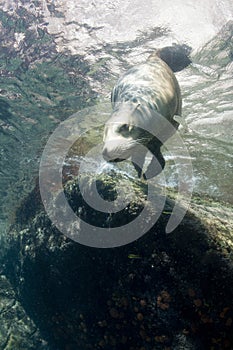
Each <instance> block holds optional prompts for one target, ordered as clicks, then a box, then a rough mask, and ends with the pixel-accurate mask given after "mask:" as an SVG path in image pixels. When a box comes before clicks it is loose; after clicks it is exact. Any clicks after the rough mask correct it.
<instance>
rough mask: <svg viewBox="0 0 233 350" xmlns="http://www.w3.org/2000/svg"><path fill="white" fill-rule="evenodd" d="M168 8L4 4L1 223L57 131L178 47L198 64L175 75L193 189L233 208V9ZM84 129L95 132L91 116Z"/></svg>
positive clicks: (170, 170)
mask: <svg viewBox="0 0 233 350" xmlns="http://www.w3.org/2000/svg"><path fill="white" fill-rule="evenodd" d="M170 4H171V3H170V2H169V6H168V1H167V2H166V1H145V2H143V6H142V2H141V1H136V2H135V4H134V6H131V2H130V1H121V0H118V1H114V2H113V1H107V2H106V1H105V2H104V1H98V2H97V1H92V2H91V3H88V4H87V1H84V0H83V1H79V2H78V4H76V3H75V2H73V1H58V0H55V1H50V0H48V1H44V0H43V1H38V2H37V3H36V4H34V3H31V2H29V1H24V2H20V1H18V2H17V3H15V2H13V1H4V2H3V1H1V2H0V6H1V8H0V28H1V32H0V38H1V43H2V44H1V48H0V71H1V77H0V133H1V139H0V146H1V147H0V154H1V160H0V162H1V167H0V172H1V179H0V208H1V211H0V218H1V220H2V223H3V225H2V227H4V225H5V223H6V220H7V222H10V221H11V220H12V219H13V218H14V212H15V208H16V207H17V205H18V204H19V203H20V201H21V200H22V198H24V196H25V195H26V193H28V192H29V191H30V190H31V189H32V187H33V185H34V183H35V181H36V178H37V176H38V166H39V161H40V157H41V154H42V152H43V147H44V145H45V144H46V140H47V139H48V138H49V135H50V133H51V132H52V131H53V130H54V129H55V127H56V126H57V125H58V124H59V123H60V122H61V121H62V120H65V119H66V118H67V117H69V116H70V115H72V114H73V113H75V112H77V111H78V110H81V109H83V108H85V107H87V106H91V105H94V104H101V103H102V102H107V101H109V98H110V91H111V87H112V86H113V85H114V82H115V81H116V79H117V77H118V76H119V74H120V73H121V72H124V71H125V70H126V69H127V68H128V67H130V66H131V65H133V64H136V63H139V62H142V61H143V60H145V59H146V57H147V56H148V54H149V53H150V52H152V51H153V49H154V48H157V47H163V46H165V45H172V44H173V43H179V44H185V45H187V46H189V47H190V48H191V50H192V51H191V59H192V61H193V64H192V65H191V66H190V67H188V68H186V69H185V70H183V71H181V72H179V73H177V78H178V81H179V83H180V86H181V90H182V95H183V116H184V119H185V124H186V126H184V128H183V129H182V130H181V136H182V138H183V140H184V142H185V145H186V147H187V149H188V151H189V152H190V156H191V159H192V165H193V172H194V191H195V192H198V193H203V195H206V196H211V197H213V198H218V199H221V200H224V201H229V202H231V203H233V194H232V167H233V160H232V157H233V156H232V154H233V152H232V150H233V141H232V129H233V128H232V125H233V102H232V91H233V90H232V88H233V80H232V73H233V63H232V34H233V26H232V24H231V25H230V22H229V21H230V19H232V14H233V5H232V2H231V1H227V0H225V1H215V2H212V1H210V0H209V1H206V2H205V3H204V4H203V2H201V1H197V2H195V5H193V2H191V1H187V2H185V5H184V4H183V2H182V1H178V0H177V1H173V2H172V6H170ZM174 13H177V14H178V15H176V16H174ZM227 22H228V27H225V29H222V28H223V27H224V25H225V24H226V23H227ZM221 30H222V32H220V33H219V31H221ZM96 117H97V118H99V116H98V115H97V116H96ZM100 119H101V118H100ZM82 123H84V128H85V127H87V128H88V127H90V125H89V123H88V121H87V120H86V121H85V120H84V121H82ZM165 154H166V159H167V166H166V169H165V174H166V182H167V184H168V185H171V186H175V185H176V179H175V177H174V164H173V162H172V158H171V157H170V155H169V153H166V151H165ZM169 157H170V158H169ZM127 169H128V168H127ZM105 170H106V169H105ZM6 218H7V219H6Z"/></svg>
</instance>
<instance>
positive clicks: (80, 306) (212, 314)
mask: <svg viewBox="0 0 233 350" xmlns="http://www.w3.org/2000/svg"><path fill="white" fill-rule="evenodd" d="M121 176H122V175H121V174H114V175H113V176H111V175H107V174H105V175H99V176H98V177H97V180H98V181H97V183H98V191H99V193H100V194H101V196H102V197H103V198H104V199H105V200H107V199H108V200H113V199H115V190H114V188H115V184H116V182H117V181H118V180H119V177H121ZM127 180H128V181H130V182H131V185H132V186H133V188H134V190H135V191H136V193H137V195H136V197H134V198H133V199H132V200H131V202H130V204H129V205H128V206H127V207H126V208H125V209H124V211H123V212H121V213H120V214H119V213H116V215H110V216H109V217H106V213H99V212H98V211H97V212H95V210H94V209H93V208H91V207H90V206H88V205H87V204H85V202H84V201H83V199H82V195H81V193H80V190H79V186H78V181H77V179H76V178H74V179H73V180H70V181H68V182H67V183H66V184H65V185H64V192H65V194H66V198H67V199H68V201H69V204H70V205H71V207H72V209H73V210H74V212H76V213H77V214H78V213H79V215H80V213H81V215H82V218H83V219H85V220H88V219H89V220H90V222H91V223H92V224H98V225H101V222H102V225H106V220H107V224H108V225H110V227H111V226H112V227H114V226H119V225H124V224H125V223H126V222H128V221H130V220H133V219H134V218H135V216H137V215H138V214H139V213H140V212H141V210H142V207H143V205H144V204H145V200H146V195H147V190H146V183H144V182H141V181H139V180H134V179H132V178H131V179H127ZM95 181H96V178H95ZM86 186H87V188H89V189H90V188H92V186H93V178H92V176H87V178H86ZM38 190H39V189H38V187H36V188H35V189H34V191H33V192H32V193H31V194H30V195H29V197H28V199H26V200H25V201H24V202H23V203H22V204H21V207H20V209H19V211H18V215H19V216H18V218H16V222H15V224H14V225H13V226H12V228H11V230H10V232H9V235H8V247H9V248H8V251H7V252H6V256H5V269H4V273H5V274H6V276H7V278H8V279H9V281H10V282H11V284H12V286H13V288H14V291H15V293H16V295H17V298H18V300H19V301H20V303H21V305H22V306H23V308H24V309H25V310H27V315H28V316H29V317H30V320H31V321H32V322H33V323H35V324H36V325H37V327H38V328H39V330H40V333H41V335H42V336H41V337H42V339H44V341H47V342H48V344H49V346H51V347H52V348H53V347H55V348H56V349H59V350H63V349H64V350H65V349H67V348H68V349H72V350H76V349H77V348H80V349H84V350H86V349H93V348H97V349H107V350H108V349H109V350H110V349H115V350H122V349H123V350H124V349H130V348H132V349H139V348H140V347H141V348H143V347H145V348H146V349H151V350H152V349H154V348H155V347H156V349H164V347H167V348H169V347H170V348H171V349H182V348H185V349H186V348H188V349H194V350H200V349H203V350H204V349H206V348H211V346H214V344H215V343H214V342H215V339H218V346H219V347H218V348H219V349H220V348H221V349H225V348H226V349H230V348H231V346H232V344H233V337H232V334H233V332H232V323H231V322H230V320H231V319H232V316H233V288H232V287H233V269H232V247H233V237H232V228H233V222H232V215H231V214H232V208H231V207H230V206H228V205H224V204H222V203H216V202H214V201H212V200H211V199H209V198H205V199H204V198H200V197H196V196H194V197H193V200H192V204H191V207H190V209H189V210H188V212H187V214H186V216H185V218H184V219H183V221H182V223H181V224H180V225H179V226H178V227H177V228H176V229H175V230H174V231H173V232H171V233H170V234H165V227H166V223H167V221H168V216H169V213H170V212H171V210H172V207H173V205H174V200H173V199H172V197H174V194H173V192H172V191H169V197H170V198H167V200H166V203H165V207H164V210H163V213H162V214H161V216H160V218H159V220H158V221H157V222H156V223H155V224H154V226H153V227H152V228H151V229H150V230H149V231H148V233H147V234H145V235H143V236H142V237H141V238H139V239H138V240H136V241H134V242H132V243H130V244H127V245H123V246H121V247H116V248H111V249H97V248H92V247H88V246H84V245H81V244H79V243H76V242H74V241H73V240H71V239H70V238H68V237H66V236H64V235H62V234H61V233H60V232H59V231H58V230H57V228H56V227H55V226H54V225H53V224H52V222H51V221H50V219H49V218H48V216H47V214H46V212H45V211H44V209H43V206H42V203H41V201H40V197H39V196H38ZM124 190H125V193H126V194H127V187H125V188H124ZM59 195H60V193H59V191H58V192H57V193H54V194H53V196H52V197H53V198H52V201H53V203H54V205H56V201H57V200H58V198H59ZM32 203H33V205H32ZM183 205H185V199H184V200H183ZM80 208H81V210H80ZM150 210H151V214H153V213H154V210H155V208H153V206H152V207H151V208H150ZM216 213H218V216H216ZM22 217H24V218H26V219H25V220H22ZM82 234H85V232H84V233H82ZM13 322H17V319H15V318H13ZM30 341H31V338H30V339H28V345H27V344H25V345H24V349H25V350H26V349H30Z"/></svg>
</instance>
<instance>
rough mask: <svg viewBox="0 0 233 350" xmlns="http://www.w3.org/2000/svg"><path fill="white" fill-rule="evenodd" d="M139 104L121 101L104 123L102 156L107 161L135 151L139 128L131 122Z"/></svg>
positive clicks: (117, 159) (122, 157) (123, 158)
mask: <svg viewBox="0 0 233 350" xmlns="http://www.w3.org/2000/svg"><path fill="white" fill-rule="evenodd" d="M138 106H139V104H136V105H135V104H129V103H123V104H121V105H120V106H118V107H117V108H116V109H115V110H114V111H113V113H112V116H111V117H110V119H109V120H108V121H107V123H106V124H105V128H104V138H103V141H104V146H103V152H102V154H103V157H104V159H105V160H106V161H108V162H120V161H123V160H125V159H128V158H130V157H131V156H132V154H133V152H135V151H136V149H137V147H138V145H139V143H140V140H141V131H140V128H138V127H137V126H135V125H134V123H133V122H132V121H133V120H135V115H136V114H137V107H138Z"/></svg>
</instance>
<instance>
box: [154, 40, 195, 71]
mask: <svg viewBox="0 0 233 350" xmlns="http://www.w3.org/2000/svg"><path fill="white" fill-rule="evenodd" d="M190 52H191V48H190V47H189V46H187V45H174V46H166V47H163V48H162V49H158V50H156V51H155V52H153V53H152V54H151V55H150V56H149V57H148V61H152V60H153V59H154V58H156V57H159V58H161V60H163V61H164V62H165V63H166V64H167V65H168V66H169V67H170V68H171V70H172V71H173V72H179V71H181V70H182V69H184V68H185V67H187V66H188V65H189V64H190V63H191V60H190V58H189V54H190Z"/></svg>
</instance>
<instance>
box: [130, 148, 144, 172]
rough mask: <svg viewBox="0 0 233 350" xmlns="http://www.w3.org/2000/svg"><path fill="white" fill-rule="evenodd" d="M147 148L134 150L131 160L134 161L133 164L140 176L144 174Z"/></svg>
mask: <svg viewBox="0 0 233 350" xmlns="http://www.w3.org/2000/svg"><path fill="white" fill-rule="evenodd" d="M146 153H147V150H146V151H144V150H142V149H140V150H138V152H134V153H133V155H132V157H131V162H132V163H133V166H134V168H135V170H136V172H137V174H138V177H139V178H141V176H142V168H143V164H144V162H145V157H146Z"/></svg>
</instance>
